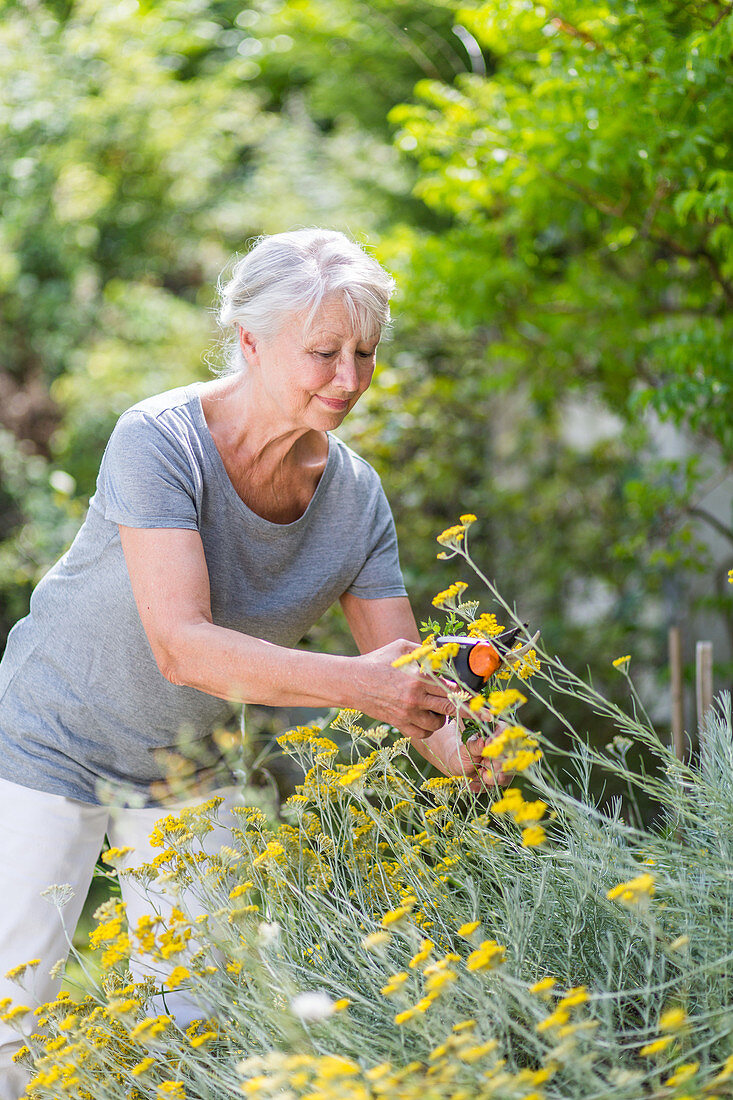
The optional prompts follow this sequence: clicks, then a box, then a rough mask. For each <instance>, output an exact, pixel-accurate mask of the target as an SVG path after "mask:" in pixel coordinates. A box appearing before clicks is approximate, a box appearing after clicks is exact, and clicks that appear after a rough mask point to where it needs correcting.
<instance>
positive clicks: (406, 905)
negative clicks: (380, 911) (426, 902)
mask: <svg viewBox="0 0 733 1100" xmlns="http://www.w3.org/2000/svg"><path fill="white" fill-rule="evenodd" d="M416 904H417V898H405V900H404V901H403V902H402V905H398V906H397V908H396V909H390V910H389V912H388V913H385V914H384V916H383V917H382V928H389V926H390V925H391V924H399V922H400V921H401V920H403V919H404V918H405V917H406V916H407V915H408V914H409V913H411V912H412V910H413V909H414V908H415V906H416Z"/></svg>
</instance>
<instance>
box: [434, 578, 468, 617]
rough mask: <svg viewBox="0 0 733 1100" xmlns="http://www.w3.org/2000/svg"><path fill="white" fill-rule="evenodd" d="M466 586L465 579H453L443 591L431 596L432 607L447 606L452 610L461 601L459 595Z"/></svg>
mask: <svg viewBox="0 0 733 1100" xmlns="http://www.w3.org/2000/svg"><path fill="white" fill-rule="evenodd" d="M467 588H468V585H467V584H466V582H465V581H454V582H453V584H451V585H450V586H449V587H448V588H446V589H445V590H444V591H443V592H438V593H437V595H436V596H434V597H433V607H441V608H449V609H450V610H452V611H454V610H455V609H456V608H457V607H458V606H459V605H460V602H461V596H462V595H463V593H464V592H465V591H466V589H467Z"/></svg>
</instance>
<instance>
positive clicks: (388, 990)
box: [380, 970, 407, 997]
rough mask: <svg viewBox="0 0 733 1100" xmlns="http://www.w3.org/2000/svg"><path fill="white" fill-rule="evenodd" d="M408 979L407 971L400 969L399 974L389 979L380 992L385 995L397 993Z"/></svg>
mask: <svg viewBox="0 0 733 1100" xmlns="http://www.w3.org/2000/svg"><path fill="white" fill-rule="evenodd" d="M406 981H407V971H406V970H400V972H399V973H398V974H393V975H392V977H391V978H390V979H389V980H388V982H387V984H386V985H383V986H382V988H381V990H380V992H381V994H382V996H383V997H390V996H391V995H392V994H393V993H396V992H397V990H398V989H400V988H401V987H402V986H403V985H404V984H405V982H406Z"/></svg>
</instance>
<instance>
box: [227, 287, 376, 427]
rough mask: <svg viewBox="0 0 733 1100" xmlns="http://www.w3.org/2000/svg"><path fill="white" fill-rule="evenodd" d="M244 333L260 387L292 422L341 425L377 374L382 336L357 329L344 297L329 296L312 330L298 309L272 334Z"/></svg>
mask: <svg viewBox="0 0 733 1100" xmlns="http://www.w3.org/2000/svg"><path fill="white" fill-rule="evenodd" d="M240 336H241V341H242V352H243V354H244V357H245V359H246V361H247V364H248V366H249V368H250V370H254V371H256V375H257V381H258V388H261V389H262V390H264V394H263V396H264V395H265V394H266V395H267V396H268V397H269V398H271V400H272V403H273V404H272V409H273V410H278V411H279V412H280V413H281V414H282V419H283V420H288V421H289V422H291V424H292V426H297V427H308V428H311V429H315V430H318V431H328V430H330V429H332V428H335V427H338V425H339V424H340V423H341V421H342V420H343V419H344V417H345V416H346V414H347V413H348V412H350V411H351V409H353V407H354V405H355V404H356V402H357V401H358V400H359V398H360V397H361V395H362V394H363V393H364V391H365V390H366V389H367V388H368V387H369V384H370V382H371V380H372V375H373V373H374V364H375V359H376V351H377V344H378V342H379V337H378V336H374V337H371V338H368V339H366V338H364V337H363V336H362V334H361V333H359V332H354V331H353V329H352V327H351V322H350V320H349V313H348V310H347V308H346V306H345V305H344V303H343V301H341V300H340V299H336V298H332V299H328V300H327V301H325V302H324V303H323V305H322V306H321V308H320V310H319V311H318V313H317V314H316V316H315V317H314V319H313V323H312V325H311V327H310V329H309V330H308V331H307V332H306V331H305V330H304V325H303V318H302V317H301V316H300V315H299V314H294V315H293V316H291V317H289V318H287V319H286V321H285V323H284V324H283V325H282V327H281V328H280V331H279V332H278V333H277V335H276V336H274V337H272V338H270V339H269V340H263V339H262V338H257V337H253V336H252V334H250V333H245V332H242V333H241V334H240Z"/></svg>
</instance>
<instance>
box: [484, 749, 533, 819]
mask: <svg viewBox="0 0 733 1100" xmlns="http://www.w3.org/2000/svg"><path fill="white" fill-rule="evenodd" d="M485 751H486V750H484V753H485ZM523 805H524V799H523V798H522V792H521V791H520V790H519V788H518V787H507V789H506V790H505V791H504V793H503V795H502V796H501V798H498V799H497V800H496V802H495V803H494V805H493V806H492V807H491V812H492V814H512V815H514V814H515V813H516V812H517V811H518V810H519V809H520V808H521V807H522V806H523Z"/></svg>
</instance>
